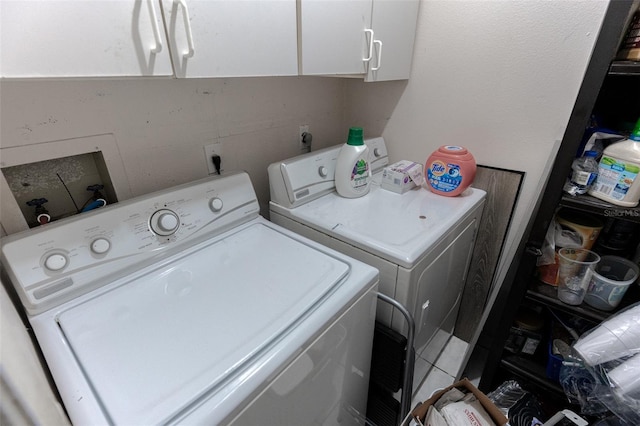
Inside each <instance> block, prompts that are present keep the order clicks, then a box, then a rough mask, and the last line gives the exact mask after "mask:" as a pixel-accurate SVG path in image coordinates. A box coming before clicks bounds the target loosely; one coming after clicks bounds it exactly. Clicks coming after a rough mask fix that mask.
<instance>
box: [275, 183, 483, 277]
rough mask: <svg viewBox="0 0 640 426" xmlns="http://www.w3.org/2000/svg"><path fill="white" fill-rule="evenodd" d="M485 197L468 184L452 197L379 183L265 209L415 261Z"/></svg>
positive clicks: (401, 260) (407, 263)
mask: <svg viewBox="0 0 640 426" xmlns="http://www.w3.org/2000/svg"><path fill="white" fill-rule="evenodd" d="M485 196H486V193H485V191H483V190H481V189H475V188H470V189H469V190H467V191H466V192H465V193H463V194H461V195H460V196H458V197H443V196H441V195H437V194H434V193H432V192H430V191H429V190H426V189H423V188H419V189H415V190H413V191H409V192H406V193H404V194H402V195H400V194H396V193H394V192H391V191H387V190H385V189H382V188H380V186H379V181H378V180H374V182H372V185H371V190H370V191H369V193H368V194H367V195H365V196H363V197H360V198H343V197H340V196H339V195H338V194H337V193H335V192H332V193H329V194H327V195H325V196H323V197H321V198H319V199H317V200H313V201H311V202H309V203H307V204H304V205H302V206H299V207H296V208H293V209H284V208H278V207H277V206H274V205H272V206H271V208H272V209H274V210H275V211H276V212H278V213H282V214H284V215H286V216H289V217H290V218H292V219H294V220H297V221H299V222H302V223H305V224H306V225H308V226H310V227H312V228H315V229H318V230H319V231H321V232H324V233H328V234H329V235H333V236H335V237H336V238H338V239H341V240H344V241H346V242H349V243H350V244H352V245H354V246H356V247H359V248H361V249H363V250H366V251H369V252H371V253H374V254H377V255H378V256H380V257H382V258H384V259H386V260H388V261H390V262H393V263H396V264H399V265H402V266H404V267H407V268H411V267H413V265H414V264H415V262H416V261H417V260H418V259H419V258H420V257H422V256H423V255H424V253H425V252H427V251H428V250H429V249H430V248H431V247H433V246H434V245H435V244H436V243H437V242H438V240H439V239H440V238H442V237H443V236H444V235H445V234H446V233H447V232H448V231H449V230H450V229H451V228H452V227H453V226H455V225H456V224H457V223H459V222H460V221H461V220H462V219H463V218H464V217H465V216H466V215H468V214H469V212H470V211H471V210H472V209H473V208H475V207H477V206H478V205H480V204H481V203H482V202H483V200H484V198H485Z"/></svg>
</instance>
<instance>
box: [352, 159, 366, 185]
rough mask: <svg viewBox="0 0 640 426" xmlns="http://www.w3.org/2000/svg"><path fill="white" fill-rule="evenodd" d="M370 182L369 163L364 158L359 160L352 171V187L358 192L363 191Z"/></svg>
mask: <svg viewBox="0 0 640 426" xmlns="http://www.w3.org/2000/svg"><path fill="white" fill-rule="evenodd" d="M368 181H369V163H367V160H365V159H364V158H361V159H359V160H358V161H356V163H355V164H354V165H353V170H351V186H352V187H353V189H355V190H356V191H361V190H363V189H365V188H366V187H367V183H368Z"/></svg>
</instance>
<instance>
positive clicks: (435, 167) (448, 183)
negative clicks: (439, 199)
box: [427, 160, 462, 192]
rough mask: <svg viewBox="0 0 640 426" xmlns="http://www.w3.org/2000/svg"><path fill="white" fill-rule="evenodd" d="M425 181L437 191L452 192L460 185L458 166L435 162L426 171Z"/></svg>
mask: <svg viewBox="0 0 640 426" xmlns="http://www.w3.org/2000/svg"><path fill="white" fill-rule="evenodd" d="M427 179H428V180H429V184H430V185H431V187H432V188H433V189H435V190H437V191H442V192H452V191H455V190H456V189H458V187H459V186H460V185H461V184H462V174H461V172H460V166H459V165H457V164H453V163H445V162H444V161H440V160H435V161H434V162H433V163H431V165H430V166H429V168H428V169H427Z"/></svg>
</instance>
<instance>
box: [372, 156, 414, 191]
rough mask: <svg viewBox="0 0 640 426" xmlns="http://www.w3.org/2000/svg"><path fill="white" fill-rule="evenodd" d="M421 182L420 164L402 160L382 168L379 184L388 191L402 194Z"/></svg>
mask: <svg viewBox="0 0 640 426" xmlns="http://www.w3.org/2000/svg"><path fill="white" fill-rule="evenodd" d="M422 182H424V178H423V176H422V164H420V163H415V162H413V161H408V160H402V161H398V162H397V163H394V164H392V165H390V166H387V167H385V168H384V170H383V171H382V182H381V185H380V186H381V187H382V188H383V189H386V190H388V191H393V192H397V193H398V194H404V193H405V192H407V191H409V190H411V189H413V188H415V187H416V186H420V185H422Z"/></svg>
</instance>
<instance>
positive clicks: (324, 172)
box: [318, 166, 327, 177]
mask: <svg viewBox="0 0 640 426" xmlns="http://www.w3.org/2000/svg"><path fill="white" fill-rule="evenodd" d="M318 174H319V175H320V176H321V177H327V168H326V167H325V166H320V167H318Z"/></svg>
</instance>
